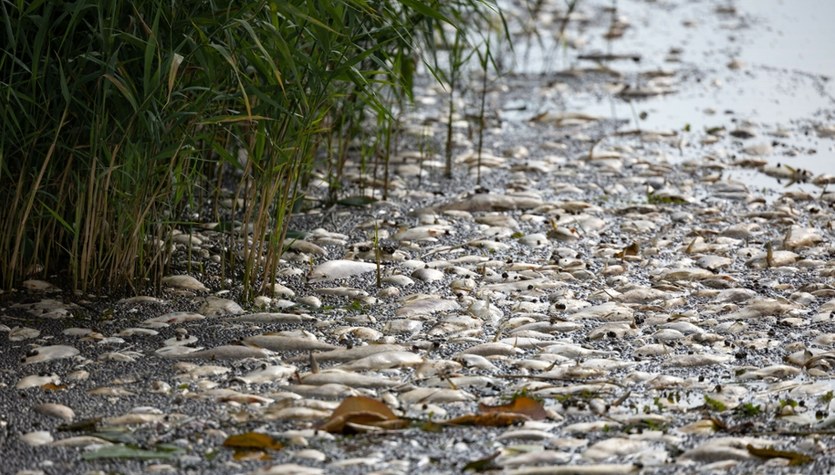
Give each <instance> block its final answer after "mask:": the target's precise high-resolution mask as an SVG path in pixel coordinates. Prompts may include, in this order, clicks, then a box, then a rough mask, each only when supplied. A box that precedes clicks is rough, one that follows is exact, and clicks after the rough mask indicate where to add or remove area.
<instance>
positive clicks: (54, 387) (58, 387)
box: [41, 383, 67, 391]
mask: <svg viewBox="0 0 835 475" xmlns="http://www.w3.org/2000/svg"><path fill="white" fill-rule="evenodd" d="M41 389H43V390H44V391H63V390H64V389H67V387H66V386H65V385H63V384H55V383H46V384H44V385H42V386H41Z"/></svg>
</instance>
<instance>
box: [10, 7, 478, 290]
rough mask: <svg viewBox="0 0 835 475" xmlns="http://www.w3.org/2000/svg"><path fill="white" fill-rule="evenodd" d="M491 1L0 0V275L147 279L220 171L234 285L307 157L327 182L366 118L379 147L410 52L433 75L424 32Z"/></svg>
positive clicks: (300, 183) (280, 236)
mask: <svg viewBox="0 0 835 475" xmlns="http://www.w3.org/2000/svg"><path fill="white" fill-rule="evenodd" d="M493 12H494V10H493V8H492V6H491V5H490V4H489V3H488V0H453V1H449V2H441V1H438V0H433V1H429V2H424V1H420V2H419V1H413V0H399V1H398V0H381V1H370V0H282V1H278V0H260V1H253V2H234V1H231V0H221V1H214V2H165V1H162V0H149V1H147V2H118V1H114V0H110V1H104V2H94V1H92V0H79V1H76V2H64V1H59V0H47V1H43V2H0V22H2V27H3V28H2V33H0V43H2V44H4V45H5V46H4V47H3V48H2V50H0V78H2V82H0V199H2V200H3V201H4V205H5V212H4V213H2V214H0V269H2V270H0V273H2V276H0V280H2V286H3V287H6V288H8V287H11V286H13V285H14V284H15V283H16V282H18V281H19V280H20V279H22V278H26V277H29V276H38V275H51V274H53V273H56V272H59V273H64V274H66V275H68V276H69V277H70V278H71V279H72V281H73V283H74V286H75V287H76V288H80V289H88V288H103V287H109V288H124V287H134V288H138V287H146V286H147V285H148V284H149V283H151V284H155V285H159V280H160V278H161V276H162V275H163V274H164V273H165V272H166V270H167V266H168V265H169V263H170V256H171V253H172V249H173V243H172V242H171V239H170V236H171V229H172V228H173V227H174V226H175V225H181V224H189V221H191V220H194V219H199V218H200V213H201V212H203V211H205V210H204V209H203V207H204V204H205V203H207V202H212V203H218V201H220V198H222V197H221V196H220V195H221V192H222V187H221V183H222V182H223V181H224V180H227V181H228V178H230V177H231V178H233V179H234V180H236V181H237V185H236V186H235V187H234V190H233V192H234V196H232V197H231V198H235V199H233V200H232V202H233V203H235V204H236V205H235V207H233V209H232V211H231V213H232V215H233V216H232V219H234V220H236V221H239V222H242V223H245V225H244V226H238V227H236V228H234V229H235V230H233V231H230V233H233V234H234V236H232V237H234V238H235V239H237V241H238V242H240V243H242V246H243V249H242V250H241V251H242V252H241V253H240V254H239V255H238V254H236V253H234V252H230V253H229V257H228V258H229V259H230V262H229V263H228V264H229V265H230V267H231V268H240V267H241V265H242V267H243V277H244V282H245V285H246V288H245V290H247V292H251V291H252V290H253V289H252V288H251V284H253V283H255V282H260V283H262V284H263V285H267V284H268V283H269V282H272V281H274V279H275V273H276V267H277V264H278V258H279V256H280V253H281V250H282V249H283V242H284V240H285V238H286V233H287V226H288V224H289V221H290V219H289V215H290V213H291V212H292V206H293V204H294V203H297V202H298V201H299V200H300V197H301V194H302V191H303V188H304V187H305V185H306V184H307V182H308V180H309V178H310V174H311V171H312V169H313V167H314V165H315V163H316V160H317V157H321V156H324V157H325V158H326V159H327V160H328V162H327V168H328V172H329V174H330V178H329V179H330V180H331V181H332V182H337V181H338V180H339V179H340V178H341V176H342V171H343V167H344V164H345V160H346V159H347V156H348V145H349V144H350V143H351V141H352V140H353V139H354V138H356V137H358V136H360V135H362V133H363V125H364V124H365V121H366V120H367V119H368V118H375V119H376V124H377V125H378V127H377V128H378V130H382V131H385V132H384V133H380V134H378V135H377V137H376V140H375V141H374V142H372V143H373V146H372V147H371V148H372V150H371V152H370V154H371V156H374V157H379V156H382V157H384V159H385V160H387V155H388V153H389V150H390V143H391V133H392V131H393V130H394V129H395V127H393V126H392V124H394V123H395V120H396V117H395V116H396V113H397V111H398V110H399V109H400V108H401V106H402V104H403V103H404V102H405V101H408V100H410V99H411V97H412V87H413V84H414V77H415V73H416V69H417V66H418V62H419V61H420V59H421V58H423V59H424V61H425V64H426V65H427V67H428V69H429V70H430V71H431V72H432V73H433V74H434V75H435V77H438V78H441V77H445V76H444V72H443V71H445V67H446V66H445V63H444V60H443V58H442V57H441V55H439V54H438V48H439V45H438V43H437V42H436V36H440V37H441V38H447V36H448V35H449V34H450V32H452V34H454V35H456V38H458V37H459V36H461V37H466V36H467V35H468V34H469V33H466V34H465V33H463V30H461V29H459V25H473V26H474V25H475V24H476V23H477V22H475V21H474V20H479V21H487V19H488V18H489V16H490V15H492V14H493ZM447 43H448V42H447ZM440 44H441V45H443V44H445V43H444V42H443V41H442V42H441V43H440ZM455 44H456V45H457V47H458V48H460V49H461V50H464V49H470V48H473V47H474V45H475V42H473V41H461V42H457V41H456V43H455ZM450 54H451V55H452V56H450V57H460V56H461V55H462V54H464V53H461V52H460V51H458V50H456V51H454V52H453V53H450ZM386 163H387V162H386ZM334 189H336V188H334ZM227 198H229V197H228V196H227ZM238 203H243V205H242V206H240V205H238ZM210 212H211V213H213V215H214V217H215V219H216V220H219V218H220V217H219V216H218V215H219V213H220V211H219V210H218V209H217V208H215V209H213V210H211V211H210ZM227 218H228V217H227Z"/></svg>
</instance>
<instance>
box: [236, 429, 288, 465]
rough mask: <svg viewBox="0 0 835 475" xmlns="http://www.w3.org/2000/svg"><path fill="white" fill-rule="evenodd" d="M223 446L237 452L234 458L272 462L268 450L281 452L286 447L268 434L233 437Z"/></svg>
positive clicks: (249, 433)
mask: <svg viewBox="0 0 835 475" xmlns="http://www.w3.org/2000/svg"><path fill="white" fill-rule="evenodd" d="M223 446H224V447H227V448H230V449H233V450H234V451H235V453H234V455H232V458H233V459H235V460H237V461H242V460H270V459H271V457H270V455H269V454H267V452H266V451H267V450H280V449H281V448H282V447H284V445H283V444H282V443H281V442H278V441H276V440H275V439H273V438H272V437H271V436H269V435H267V434H262V433H260V432H246V433H243V434H237V435H232V436H229V437H227V438H226V440H224V441H223Z"/></svg>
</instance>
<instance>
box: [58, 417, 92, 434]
mask: <svg viewBox="0 0 835 475" xmlns="http://www.w3.org/2000/svg"><path fill="white" fill-rule="evenodd" d="M101 419H102V418H101V417H93V418H91V419H82V420H80V421H76V422H73V423H72V424H61V425H59V426H58V430H59V431H66V432H91V431H95V430H96V426H98V424H99V423H100V422H101Z"/></svg>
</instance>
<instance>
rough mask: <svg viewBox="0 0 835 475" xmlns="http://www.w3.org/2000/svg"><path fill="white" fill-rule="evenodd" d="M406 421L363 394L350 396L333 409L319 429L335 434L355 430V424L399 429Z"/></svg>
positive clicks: (353, 431) (348, 432)
mask: <svg viewBox="0 0 835 475" xmlns="http://www.w3.org/2000/svg"><path fill="white" fill-rule="evenodd" d="M407 424H408V423H407V422H406V421H404V420H402V419H400V418H399V417H397V416H396V415H395V414H394V412H392V410H391V409H389V407H388V406H386V405H385V404H383V403H382V402H380V401H378V400H376V399H372V398H370V397H365V396H351V397H349V398H346V399H345V400H344V401H342V404H340V405H339V407H337V408H336V409H334V411H333V414H331V416H330V417H329V418H328V420H327V421H325V422H324V423H323V424H322V426H321V427H320V429H322V430H324V431H327V432H331V433H335V434H350V433H355V432H357V426H358V425H359V426H373V427H379V428H383V429H399V428H402V427H404V426H405V425H407Z"/></svg>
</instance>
